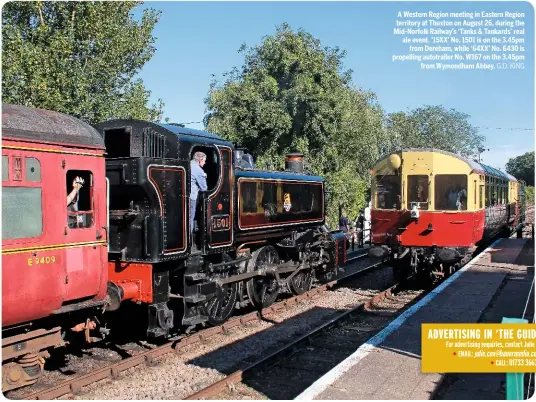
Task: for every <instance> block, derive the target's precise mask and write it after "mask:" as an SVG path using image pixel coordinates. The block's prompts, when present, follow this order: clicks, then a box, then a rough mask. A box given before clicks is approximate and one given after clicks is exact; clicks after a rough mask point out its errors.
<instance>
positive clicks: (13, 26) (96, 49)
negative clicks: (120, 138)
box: [2, 1, 163, 123]
mask: <svg viewBox="0 0 536 402" xmlns="http://www.w3.org/2000/svg"><path fill="white" fill-rule="evenodd" d="M138 4H140V3H139V2H133V1H132V2H131V1H128V2H127V1H111V2H77V1H69V2H63V1H55V2H51V1H46V2H45V1H31V2H26V1H15V2H10V3H7V4H5V5H4V7H3V13H2V17H3V18H2V39H3V41H2V53H3V54H2V90H3V101H4V102H8V103H14V104H21V105H25V106H29V107H38V108H44V109H50V110H56V111H60V112H62V113H67V114H70V115H73V116H76V117H79V118H81V119H83V120H85V121H87V122H89V123H97V122H100V121H103V120H106V119H109V118H119V117H129V116H131V117H134V118H141V119H148V120H159V119H160V118H161V115H162V107H163V102H162V101H161V100H160V99H159V101H158V103H157V104H156V105H152V106H148V105H147V104H148V101H149V96H150V92H149V91H148V90H146V89H145V87H144V85H143V82H142V81H141V80H139V79H135V75H136V74H137V73H138V72H139V70H140V69H141V68H142V67H143V65H144V64H145V63H146V62H147V61H148V60H149V59H150V58H151V57H152V55H153V53H154V51H155V48H154V46H153V44H154V38H153V36H152V34H151V32H152V30H153V28H154V26H155V24H156V23H157V22H158V19H159V13H157V12H156V11H154V10H153V9H148V10H145V11H144V13H143V17H142V18H141V21H139V22H137V21H135V20H134V19H133V18H132V15H131V14H130V11H131V10H132V9H133V8H134V7H136V6H137V5H138Z"/></svg>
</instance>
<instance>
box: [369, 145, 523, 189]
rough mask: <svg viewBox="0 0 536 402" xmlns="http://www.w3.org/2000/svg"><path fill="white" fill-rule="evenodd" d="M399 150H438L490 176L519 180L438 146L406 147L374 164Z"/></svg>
mask: <svg viewBox="0 0 536 402" xmlns="http://www.w3.org/2000/svg"><path fill="white" fill-rule="evenodd" d="M397 152H437V153H440V154H444V155H449V156H452V157H454V158H457V159H460V160H462V161H464V162H465V163H467V164H468V165H469V166H470V167H471V169H473V170H476V171H480V172H483V173H485V174H487V175H490V176H496V177H500V178H503V179H505V180H509V181H517V179H516V178H515V177H514V176H512V175H510V174H508V173H505V172H502V171H500V170H498V169H495V168H492V167H491V166H488V165H484V164H482V163H479V162H476V161H474V160H472V159H469V158H465V157H463V156H461V155H458V154H456V153H454V152H449V151H444V150H442V149H437V148H404V149H401V150H399V151H396V152H390V153H388V154H387V155H385V156H382V157H381V158H379V159H378V160H377V161H376V162H375V163H374V165H376V164H377V163H379V162H380V161H382V160H384V159H385V158H387V157H389V155H391V154H393V153H397Z"/></svg>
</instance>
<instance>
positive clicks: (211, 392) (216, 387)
mask: <svg viewBox="0 0 536 402" xmlns="http://www.w3.org/2000/svg"><path fill="white" fill-rule="evenodd" d="M398 286H399V284H398V283H397V284H395V285H393V286H391V287H389V288H388V289H385V290H384V291H382V292H380V293H379V294H377V295H375V296H373V297H371V298H370V299H369V300H368V301H367V302H366V303H365V304H367V303H372V300H373V299H374V300H376V302H377V301H379V300H383V299H384V298H385V297H388V295H390V294H392V291H393V290H394V289H395V288H397V287H398ZM363 306H364V305H363V304H360V305H358V306H356V307H354V308H352V309H351V310H347V311H345V312H343V313H341V314H338V315H337V316H335V317H332V318H330V319H329V320H327V321H325V322H323V323H322V324H320V325H319V326H317V327H316V328H313V329H312V330H310V331H308V332H307V333H305V334H304V335H302V336H300V337H298V338H296V339H295V340H293V341H292V342H290V343H288V344H286V345H284V346H282V347H280V348H278V349H277V350H275V351H273V352H271V353H269V354H267V355H266V356H264V357H261V358H259V359H257V360H256V361H254V362H253V363H251V364H248V365H247V366H245V367H244V368H242V369H239V370H237V371H235V372H234V373H232V374H230V375H229V376H227V377H225V378H223V379H221V380H219V381H217V382H215V383H213V384H211V385H209V386H207V387H205V388H203V389H201V390H200V391H198V392H196V393H194V394H191V395H189V396H188V397H186V398H184V399H185V400H199V399H202V398H209V397H213V396H216V395H218V394H219V393H220V392H221V391H223V390H224V389H225V388H226V387H227V386H228V385H229V384H236V383H240V382H242V381H243V380H244V378H245V375H246V374H248V373H250V372H251V371H252V370H254V369H255V368H257V367H259V366H261V365H263V364H265V363H266V362H268V361H271V360H273V359H274V358H277V356H279V355H283V354H285V352H287V351H288V350H292V349H293V348H295V347H296V346H297V345H298V344H300V343H302V342H303V341H305V340H307V339H309V338H311V337H312V336H314V335H316V334H318V333H320V332H322V331H324V330H325V329H327V328H330V327H332V326H334V325H336V324H338V323H339V322H341V321H342V320H344V319H345V318H348V317H349V316H350V315H352V314H354V313H356V312H359V311H361V310H362V308H363ZM368 311H370V310H368Z"/></svg>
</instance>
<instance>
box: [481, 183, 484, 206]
mask: <svg viewBox="0 0 536 402" xmlns="http://www.w3.org/2000/svg"><path fill="white" fill-rule="evenodd" d="M482 208H484V185H483V184H481V185H480V209H482Z"/></svg>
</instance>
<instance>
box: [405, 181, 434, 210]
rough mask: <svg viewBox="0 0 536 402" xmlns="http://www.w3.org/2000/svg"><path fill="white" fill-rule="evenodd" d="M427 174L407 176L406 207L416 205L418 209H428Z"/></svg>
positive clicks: (410, 207)
mask: <svg viewBox="0 0 536 402" xmlns="http://www.w3.org/2000/svg"><path fill="white" fill-rule="evenodd" d="M428 194H429V185H428V176H426V175H410V176H408V203H407V204H408V208H409V209H412V208H413V206H417V207H418V208H419V209H428V199H429V197H428Z"/></svg>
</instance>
